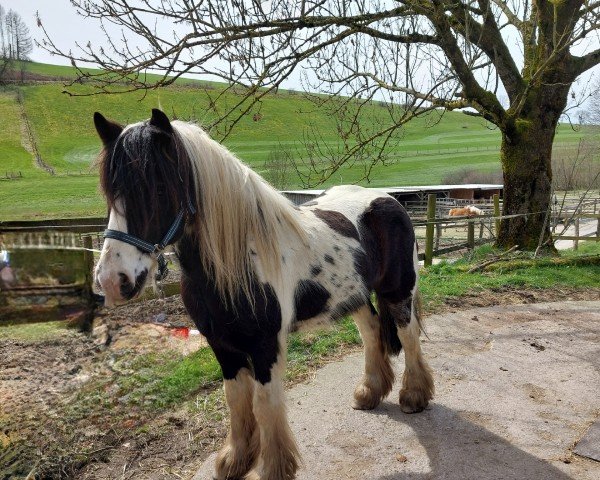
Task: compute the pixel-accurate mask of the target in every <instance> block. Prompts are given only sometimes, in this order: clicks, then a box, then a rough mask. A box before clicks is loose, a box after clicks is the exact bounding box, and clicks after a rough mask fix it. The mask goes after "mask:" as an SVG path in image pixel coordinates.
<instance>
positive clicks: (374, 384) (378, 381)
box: [352, 305, 394, 410]
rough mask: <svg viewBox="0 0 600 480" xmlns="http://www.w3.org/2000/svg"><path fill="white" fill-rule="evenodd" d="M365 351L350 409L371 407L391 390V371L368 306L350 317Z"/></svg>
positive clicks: (377, 319)
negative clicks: (362, 373) (358, 381)
mask: <svg viewBox="0 0 600 480" xmlns="http://www.w3.org/2000/svg"><path fill="white" fill-rule="evenodd" d="M352 317H353V318H354V321H355V322H356V325H357V327H358V331H359V332H360V336H361V338H362V341H363V346H364V350H365V373H364V375H363V378H362V380H361V382H360V383H359V384H358V385H357V386H356V389H355V390H354V403H353V405H352V406H353V407H354V408H356V409H358V410H370V409H372V408H375V407H376V406H377V405H379V403H381V400H383V399H384V398H385V397H386V396H387V394H388V393H390V391H391V390H392V384H393V383H394V371H393V370H392V366H391V364H390V357H389V355H388V353H387V350H386V347H385V346H384V344H383V342H382V338H381V333H380V328H381V325H380V322H379V318H378V315H377V312H375V310H374V309H373V307H372V306H370V305H369V306H367V305H365V306H363V307H361V308H360V310H358V311H356V312H355V313H353V314H352Z"/></svg>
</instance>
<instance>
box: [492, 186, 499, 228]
mask: <svg viewBox="0 0 600 480" xmlns="http://www.w3.org/2000/svg"><path fill="white" fill-rule="evenodd" d="M493 198H494V217H496V238H498V235H500V220H499V219H498V217H499V216H500V195H499V194H497V193H494V197H493Z"/></svg>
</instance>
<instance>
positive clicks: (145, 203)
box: [100, 123, 193, 234]
mask: <svg viewBox="0 0 600 480" xmlns="http://www.w3.org/2000/svg"><path fill="white" fill-rule="evenodd" d="M160 135H164V134H162V133H161V132H160V131H159V130H158V129H156V127H153V126H151V125H148V124H145V123H138V124H134V125H131V126H129V127H127V128H126V129H125V130H124V131H123V133H122V134H121V136H120V137H119V138H118V139H117V141H116V142H115V144H114V145H113V146H110V147H108V148H105V149H104V151H103V152H102V154H101V158H100V173H101V175H100V179H101V186H102V190H103V191H104V194H105V196H106V200H107V203H108V207H109V209H112V208H119V205H120V204H124V205H125V206H126V212H125V213H126V214H127V217H128V218H127V220H128V225H133V226H134V229H135V230H136V231H138V232H139V233H140V234H145V233H146V231H147V229H148V228H149V226H150V225H151V224H152V222H153V221H154V220H156V218H155V216H156V215H157V214H158V212H161V210H163V209H164V205H165V202H169V204H170V205H179V204H184V203H185V204H186V203H187V202H188V201H189V199H188V196H189V195H190V193H191V192H192V190H193V187H192V185H191V183H192V181H191V172H190V165H189V160H188V159H187V157H185V152H184V150H183V149H182V147H181V145H180V142H179V141H178V139H177V138H174V139H172V143H169V142H168V141H166V139H165V141H157V138H160V137H159V136H160ZM181 152H183V153H184V155H180V153H181ZM158 184H161V185H162V187H163V190H164V191H163V192H162V196H159V195H158V192H157V191H156V189H155V187H156V185H158ZM121 213H122V212H121Z"/></svg>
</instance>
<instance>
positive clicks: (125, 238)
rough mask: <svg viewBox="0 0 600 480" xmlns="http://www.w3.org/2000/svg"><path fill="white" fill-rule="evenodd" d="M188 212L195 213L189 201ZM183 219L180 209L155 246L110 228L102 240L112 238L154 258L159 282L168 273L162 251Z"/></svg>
mask: <svg viewBox="0 0 600 480" xmlns="http://www.w3.org/2000/svg"><path fill="white" fill-rule="evenodd" d="M188 210H189V212H190V213H191V214H194V213H196V209H195V208H194V207H193V205H192V203H191V202H190V201H188ZM184 217H185V210H184V209H183V208H182V209H181V210H179V213H178V214H177V217H175V220H174V221H173V223H172V224H171V227H170V228H169V230H168V231H167V233H166V234H165V236H164V237H163V239H162V240H161V241H160V243H156V244H154V243H150V242H147V241H145V240H142V239H141V238H138V237H135V236H133V235H130V234H128V233H125V232H121V231H119V230H112V229H110V228H107V229H106V230H104V235H103V236H104V238H112V239H114V240H119V241H120V242H124V243H128V244H129V245H133V246H134V247H137V248H139V249H140V250H141V251H142V252H144V253H147V254H148V255H150V256H152V257H155V258H156V261H157V262H158V273H157V274H156V280H159V281H160V280H162V279H164V278H165V277H166V276H167V273H169V269H168V268H167V260H166V259H165V256H164V254H163V251H164V250H165V248H167V247H168V246H169V245H170V244H171V241H172V240H173V237H174V236H175V233H177V230H179V228H180V227H181V225H182V223H183V219H184Z"/></svg>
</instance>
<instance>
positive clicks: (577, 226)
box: [573, 217, 579, 250]
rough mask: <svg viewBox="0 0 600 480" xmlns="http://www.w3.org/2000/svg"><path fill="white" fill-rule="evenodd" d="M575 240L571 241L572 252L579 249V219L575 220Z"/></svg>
mask: <svg viewBox="0 0 600 480" xmlns="http://www.w3.org/2000/svg"><path fill="white" fill-rule="evenodd" d="M575 237H577V238H576V239H575V240H573V250H578V249H579V217H577V218H576V219H575Z"/></svg>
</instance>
